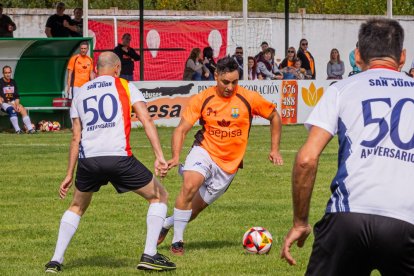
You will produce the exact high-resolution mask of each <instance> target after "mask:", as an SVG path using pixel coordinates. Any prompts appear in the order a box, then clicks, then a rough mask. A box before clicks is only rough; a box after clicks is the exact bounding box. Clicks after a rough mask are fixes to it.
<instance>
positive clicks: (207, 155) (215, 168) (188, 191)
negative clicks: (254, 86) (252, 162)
mask: <svg viewBox="0 0 414 276" xmlns="http://www.w3.org/2000/svg"><path fill="white" fill-rule="evenodd" d="M238 75H239V73H238V64H237V63H236V62H235V59H233V58H231V57H225V58H222V59H220V60H219V61H218V62H217V70H216V81H217V85H216V86H212V87H210V88H207V89H206V90H204V91H202V92H200V93H199V94H197V95H194V96H193V97H192V98H191V100H190V102H189V103H188V105H187V107H186V109H185V110H184V112H183V115H182V117H181V121H180V123H179V125H178V126H177V128H176V129H175V130H174V133H173V137H172V142H171V143H172V153H173V156H172V159H171V160H168V167H169V168H173V167H175V166H177V165H179V162H180V153H181V150H182V148H183V143H184V140H185V137H186V135H187V133H188V132H189V131H190V130H191V129H192V127H193V125H194V124H195V123H196V122H197V121H200V124H201V126H202V129H200V130H199V131H198V133H197V134H196V135H195V138H196V139H195V141H194V144H193V147H192V149H191V151H190V153H189V154H188V156H187V158H186V161H185V164H184V166H183V167H182V168H181V171H182V174H183V184H182V187H181V192H180V193H179V195H178V197H177V199H176V201H175V208H174V215H173V216H171V217H168V218H167V219H166V220H165V222H164V226H163V229H162V230H161V233H160V237H159V238H158V243H161V242H162V241H163V240H164V239H165V237H166V235H167V233H168V231H169V229H170V228H171V227H173V226H174V237H173V240H172V245H171V252H172V253H173V254H174V255H183V254H184V231H185V228H186V226H187V224H188V222H189V221H190V220H193V219H195V218H196V217H197V216H198V214H199V213H200V212H201V211H203V210H204V209H205V208H207V207H208V206H209V205H211V204H212V203H213V202H214V201H216V200H217V199H218V198H219V197H220V196H221V195H223V194H224V193H225V192H226V190H227V188H228V187H229V185H230V183H231V182H232V181H233V179H234V177H235V176H236V174H237V171H238V170H239V168H241V167H242V160H243V156H244V153H245V151H246V147H247V142H248V138H249V130H250V127H251V122H252V118H253V116H261V117H263V118H265V119H267V120H269V123H270V132H271V143H270V145H271V146H270V151H269V154H268V160H269V161H270V162H271V163H272V164H274V165H279V166H280V165H283V159H282V156H281V154H280V151H279V143H280V135H281V121H280V117H279V114H278V112H277V110H276V106H275V104H273V103H271V102H269V101H267V100H266V99H264V98H263V97H262V96H260V94H259V93H257V92H254V91H250V90H248V89H246V88H244V87H241V86H239V85H238V81H239V76H238ZM230 111H231V112H230Z"/></svg>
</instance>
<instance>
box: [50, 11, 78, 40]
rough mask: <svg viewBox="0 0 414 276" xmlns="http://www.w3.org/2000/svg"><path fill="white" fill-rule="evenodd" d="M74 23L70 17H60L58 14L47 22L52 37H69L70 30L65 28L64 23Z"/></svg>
mask: <svg viewBox="0 0 414 276" xmlns="http://www.w3.org/2000/svg"><path fill="white" fill-rule="evenodd" d="M65 20H66V21H68V23H71V22H72V19H71V18H70V16H69V15H66V14H64V15H62V16H59V15H57V14H54V15H51V16H50V17H49V18H48V19H47V22H46V27H48V28H50V29H51V33H52V37H69V36H70V30H69V29H68V28H65V27H64V26H63V21H65Z"/></svg>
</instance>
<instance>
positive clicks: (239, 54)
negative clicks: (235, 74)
mask: <svg viewBox="0 0 414 276" xmlns="http://www.w3.org/2000/svg"><path fill="white" fill-rule="evenodd" d="M233 59H234V60H235V61H236V63H237V65H238V66H239V69H238V70H239V80H242V79H243V47H241V46H237V47H236V51H235V52H234V55H233Z"/></svg>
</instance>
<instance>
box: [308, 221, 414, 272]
mask: <svg viewBox="0 0 414 276" xmlns="http://www.w3.org/2000/svg"><path fill="white" fill-rule="evenodd" d="M314 234H315V242H314V244H313V249H312V254H311V257H310V260H309V264H308V269H307V271H306V275H318V276H323V275H335V276H337V275H347V276H348V275H352V276H359V275H361V276H362V275H367V276H369V275H371V271H372V270H374V269H377V270H378V271H379V272H380V273H381V275H383V276H384V275H392V276H394V275H414V225H413V224H410V223H408V222H405V221H402V220H398V219H394V218H389V217H384V216H378V215H368V214H359V213H333V214H326V215H325V216H324V217H323V218H322V219H321V220H320V221H319V222H318V223H316V225H315V228H314Z"/></svg>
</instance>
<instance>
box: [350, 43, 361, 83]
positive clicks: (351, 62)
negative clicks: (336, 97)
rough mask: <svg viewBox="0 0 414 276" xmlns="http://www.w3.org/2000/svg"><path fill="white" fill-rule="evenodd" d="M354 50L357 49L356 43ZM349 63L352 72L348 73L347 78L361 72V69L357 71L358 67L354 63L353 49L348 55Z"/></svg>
mask: <svg viewBox="0 0 414 276" xmlns="http://www.w3.org/2000/svg"><path fill="white" fill-rule="evenodd" d="M355 46H356V48H358V42H357V43H356V45H355ZM349 63H350V64H351V67H352V71H351V72H350V73H349V76H352V75H355V74H358V73H359V72H361V69H359V67H358V65H357V64H356V62H355V49H353V50H352V51H351V52H350V53H349Z"/></svg>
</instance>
